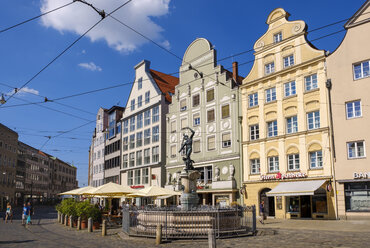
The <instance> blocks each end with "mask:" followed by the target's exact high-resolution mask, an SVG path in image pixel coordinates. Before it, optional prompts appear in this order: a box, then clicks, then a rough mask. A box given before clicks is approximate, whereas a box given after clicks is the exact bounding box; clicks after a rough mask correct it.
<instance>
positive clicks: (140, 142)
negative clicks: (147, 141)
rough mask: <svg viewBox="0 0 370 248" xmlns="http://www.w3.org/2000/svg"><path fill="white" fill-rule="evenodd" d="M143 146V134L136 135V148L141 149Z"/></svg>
mask: <svg viewBox="0 0 370 248" xmlns="http://www.w3.org/2000/svg"><path fill="white" fill-rule="evenodd" d="M142 145H143V132H139V133H137V134H136V147H140V146H142Z"/></svg>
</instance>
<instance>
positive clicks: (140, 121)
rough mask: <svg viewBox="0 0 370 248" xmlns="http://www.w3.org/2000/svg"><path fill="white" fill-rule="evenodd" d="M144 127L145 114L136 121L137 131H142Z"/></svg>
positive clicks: (141, 114) (138, 116)
mask: <svg viewBox="0 0 370 248" xmlns="http://www.w3.org/2000/svg"><path fill="white" fill-rule="evenodd" d="M142 127H143V113H140V114H138V115H137V120H136V129H140V128H142Z"/></svg>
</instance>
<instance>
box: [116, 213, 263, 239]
mask: <svg viewBox="0 0 370 248" xmlns="http://www.w3.org/2000/svg"><path fill="white" fill-rule="evenodd" d="M122 216H123V217H122V229H123V232H125V233H126V234H128V235H130V236H143V237H155V236H156V229H157V226H158V225H161V226H162V238H163V239H187V238H190V239H196V238H207V236H208V230H209V229H212V230H213V231H214V232H215V236H216V237H217V238H222V237H231V236H239V235H246V234H253V233H254V232H255V231H256V208H255V206H250V207H235V208H231V207H230V208H222V209H220V208H212V207H199V208H196V209H192V210H190V211H182V210H181V209H177V208H144V209H132V208H124V209H123V213H122Z"/></svg>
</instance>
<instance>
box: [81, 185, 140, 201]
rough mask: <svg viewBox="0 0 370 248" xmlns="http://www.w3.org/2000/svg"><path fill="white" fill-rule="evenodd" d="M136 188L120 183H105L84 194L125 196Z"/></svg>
mask: <svg viewBox="0 0 370 248" xmlns="http://www.w3.org/2000/svg"><path fill="white" fill-rule="evenodd" d="M136 191H137V190H135V189H132V188H131V187H129V186H124V185H120V184H117V183H112V182H110V183H106V184H104V185H101V186H99V187H97V188H96V189H95V190H93V191H90V192H89V193H84V195H94V196H108V197H109V196H110V197H113V196H125V195H128V194H131V193H135V192H136Z"/></svg>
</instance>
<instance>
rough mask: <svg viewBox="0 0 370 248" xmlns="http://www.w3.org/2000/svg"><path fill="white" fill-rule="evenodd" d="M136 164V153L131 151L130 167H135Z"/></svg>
mask: <svg viewBox="0 0 370 248" xmlns="http://www.w3.org/2000/svg"><path fill="white" fill-rule="evenodd" d="M134 166H135V153H134V152H131V153H130V167H134Z"/></svg>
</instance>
